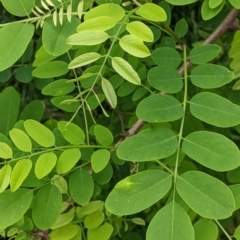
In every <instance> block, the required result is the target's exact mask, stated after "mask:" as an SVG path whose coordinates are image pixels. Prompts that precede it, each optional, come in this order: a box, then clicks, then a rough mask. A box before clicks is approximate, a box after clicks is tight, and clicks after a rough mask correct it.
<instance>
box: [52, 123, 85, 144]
mask: <svg viewBox="0 0 240 240" xmlns="http://www.w3.org/2000/svg"><path fill="white" fill-rule="evenodd" d="M57 126H58V129H59V130H60V132H61V134H62V136H63V137H64V139H65V140H67V141H68V142H69V143H71V144H73V145H79V144H83V143H84V140H85V134H84V132H83V130H82V129H81V128H80V127H78V125H76V124H75V123H70V122H67V121H60V122H58V124H57Z"/></svg>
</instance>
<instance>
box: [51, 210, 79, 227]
mask: <svg viewBox="0 0 240 240" xmlns="http://www.w3.org/2000/svg"><path fill="white" fill-rule="evenodd" d="M74 213H75V209H74V208H72V209H71V210H69V211H68V212H67V213H63V214H61V215H60V216H59V217H58V219H57V220H56V222H55V223H54V224H53V225H52V226H51V227H50V228H51V229H56V228H59V227H62V226H65V225H67V224H69V223H70V222H71V221H72V220H73V217H74Z"/></svg>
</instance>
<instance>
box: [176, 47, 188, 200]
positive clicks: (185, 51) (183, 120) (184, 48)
mask: <svg viewBox="0 0 240 240" xmlns="http://www.w3.org/2000/svg"><path fill="white" fill-rule="evenodd" d="M183 54H184V58H183V61H184V63H183V64H184V96H183V112H184V113H183V117H182V120H181V125H180V130H179V136H178V149H177V157H176V164H175V170H174V191H173V199H174V198H175V192H176V191H175V189H176V182H177V175H178V163H179V155H180V148H181V142H182V137H183V128H184V122H185V115H186V106H187V92H188V80H187V79H188V76H187V48H186V45H183Z"/></svg>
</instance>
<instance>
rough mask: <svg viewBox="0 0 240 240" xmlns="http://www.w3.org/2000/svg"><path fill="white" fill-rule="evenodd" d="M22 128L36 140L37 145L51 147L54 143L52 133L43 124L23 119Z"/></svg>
mask: <svg viewBox="0 0 240 240" xmlns="http://www.w3.org/2000/svg"><path fill="white" fill-rule="evenodd" d="M24 128H25V129H26V131H27V134H28V135H29V136H30V137H31V138H32V139H33V140H34V141H36V142H37V143H38V144H39V145H41V146H43V147H46V148H47V147H52V146H53V145H54V144H55V137H54V134H53V133H52V132H51V131H50V130H49V129H48V128H47V127H45V126H44V125H43V124H41V123H39V122H37V121H35V120H32V119H28V120H26V121H24Z"/></svg>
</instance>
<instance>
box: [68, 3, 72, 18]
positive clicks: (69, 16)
mask: <svg viewBox="0 0 240 240" xmlns="http://www.w3.org/2000/svg"><path fill="white" fill-rule="evenodd" d="M67 20H68V22H71V20H72V3H70V4H69V5H68V6H67Z"/></svg>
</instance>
